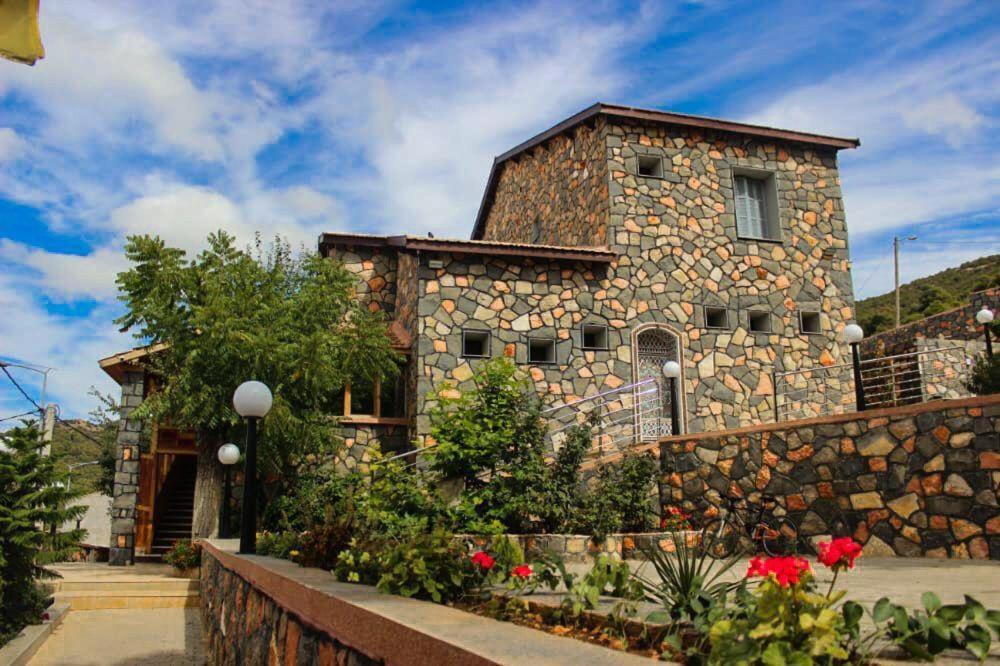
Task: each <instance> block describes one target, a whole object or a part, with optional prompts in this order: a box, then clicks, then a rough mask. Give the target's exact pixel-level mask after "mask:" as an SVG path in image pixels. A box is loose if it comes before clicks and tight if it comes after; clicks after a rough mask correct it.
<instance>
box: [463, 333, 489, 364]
mask: <svg viewBox="0 0 1000 666" xmlns="http://www.w3.org/2000/svg"><path fill="white" fill-rule="evenodd" d="M489 355H490V333H489V331H462V356H465V357H466V358H486V357H487V356H489Z"/></svg>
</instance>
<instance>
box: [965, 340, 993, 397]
mask: <svg viewBox="0 0 1000 666" xmlns="http://www.w3.org/2000/svg"><path fill="white" fill-rule="evenodd" d="M997 344H1000V341H998V343H997ZM966 388H968V389H969V391H971V392H972V393H973V394H975V395H991V394H993V393H1000V352H998V353H995V354H993V356H986V355H983V356H980V357H978V358H977V359H976V362H975V364H974V365H973V366H972V371H971V373H970V375H969V381H968V382H967V383H966Z"/></svg>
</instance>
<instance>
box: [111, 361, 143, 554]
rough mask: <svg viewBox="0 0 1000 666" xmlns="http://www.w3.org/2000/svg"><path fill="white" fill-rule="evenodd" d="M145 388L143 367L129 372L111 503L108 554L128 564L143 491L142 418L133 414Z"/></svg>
mask: <svg viewBox="0 0 1000 666" xmlns="http://www.w3.org/2000/svg"><path fill="white" fill-rule="evenodd" d="M142 389H143V373H142V371H137V372H126V373H125V378H124V380H123V381H122V402H121V421H120V422H119V425H118V440H117V451H116V455H115V485H114V495H113V500H112V503H111V552H110V556H109V557H108V564H110V565H111V566H124V565H126V564H132V563H133V562H134V560H135V503H136V500H137V498H138V495H139V442H140V438H141V436H142V422H140V421H136V420H134V419H131V418H130V416H131V414H132V412H133V411H134V410H135V408H136V407H138V406H139V404H140V403H141V402H142Z"/></svg>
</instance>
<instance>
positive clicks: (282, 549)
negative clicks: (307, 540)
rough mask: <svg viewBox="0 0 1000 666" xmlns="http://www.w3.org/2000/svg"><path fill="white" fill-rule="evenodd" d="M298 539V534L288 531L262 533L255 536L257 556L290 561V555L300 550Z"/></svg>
mask: <svg viewBox="0 0 1000 666" xmlns="http://www.w3.org/2000/svg"><path fill="white" fill-rule="evenodd" d="M299 539H300V537H299V535H298V534H296V533H295V532H290V531H285V532H278V533H274V532H263V533H261V534H259V535H257V554H258V555H264V556H268V557H278V558H281V559H283V560H290V559H292V553H293V552H297V551H298V550H299V548H300V545H299Z"/></svg>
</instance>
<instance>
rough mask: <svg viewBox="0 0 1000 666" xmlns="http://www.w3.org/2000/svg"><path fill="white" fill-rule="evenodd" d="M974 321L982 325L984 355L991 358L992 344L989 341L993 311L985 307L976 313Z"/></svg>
mask: <svg viewBox="0 0 1000 666" xmlns="http://www.w3.org/2000/svg"><path fill="white" fill-rule="evenodd" d="M976 321H978V322H979V323H980V324H982V325H983V337H984V338H986V355H987V356H993V342H992V341H991V340H990V324H992V323H993V310H990V309H989V308H988V307H986V306H985V305H984V306H983V309H982V310H980V311H979V312H977V313H976Z"/></svg>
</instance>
